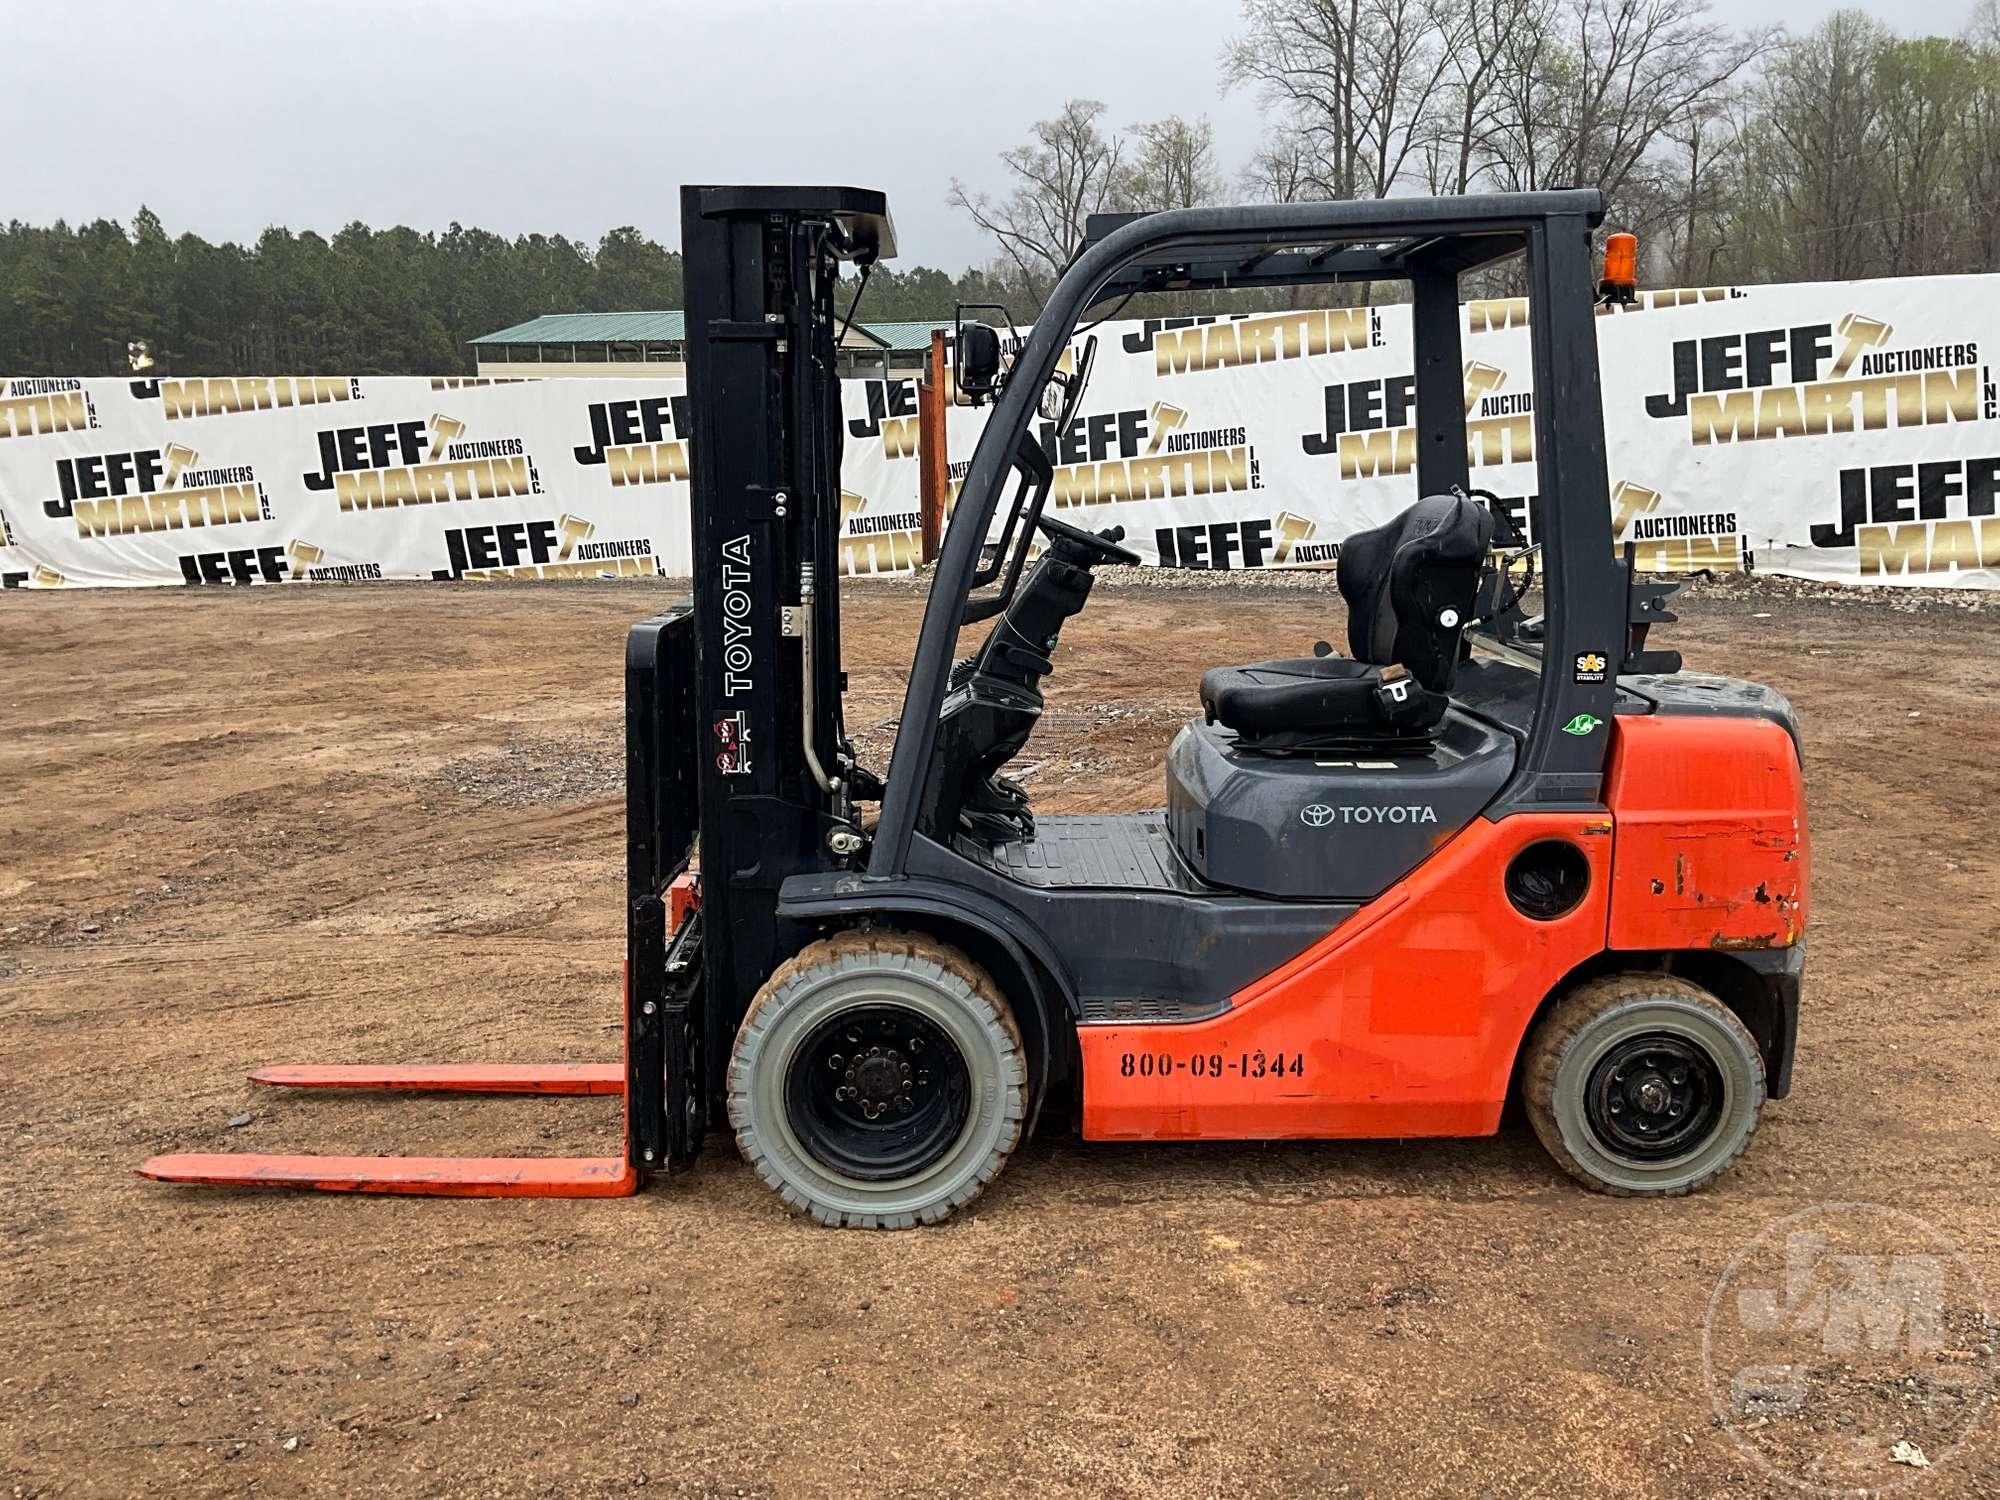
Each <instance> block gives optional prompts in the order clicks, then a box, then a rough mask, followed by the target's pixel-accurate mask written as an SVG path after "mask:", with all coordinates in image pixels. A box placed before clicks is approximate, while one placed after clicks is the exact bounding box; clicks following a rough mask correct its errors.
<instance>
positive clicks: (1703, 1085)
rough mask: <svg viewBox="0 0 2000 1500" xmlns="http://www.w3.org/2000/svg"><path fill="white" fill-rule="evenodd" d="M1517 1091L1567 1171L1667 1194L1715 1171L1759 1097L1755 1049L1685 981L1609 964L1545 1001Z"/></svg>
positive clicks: (1606, 1185) (1725, 1011) (1601, 1183)
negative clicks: (1548, 1005)
mask: <svg viewBox="0 0 2000 1500" xmlns="http://www.w3.org/2000/svg"><path fill="white" fill-rule="evenodd" d="M1521 1091H1522V1096H1523V1101H1524V1102H1525V1103H1526V1105H1527V1109H1528V1119H1529V1121H1530V1123H1531V1124H1533V1126H1534V1127H1535V1134H1536V1135H1537V1136H1539V1137H1540V1138H1541V1142H1542V1144H1543V1145H1544V1146H1545V1147H1547V1148H1548V1152H1549V1155H1551V1156H1553V1157H1554V1158H1555V1159H1556V1163H1557V1165H1559V1166H1560V1167H1561V1168H1562V1169H1563V1170H1564V1171H1565V1172H1567V1173H1569V1174H1570V1176H1572V1177H1574V1178H1576V1180H1577V1181H1579V1182H1581V1183H1582V1184H1583V1185H1584V1186H1585V1187H1588V1188H1590V1189H1591V1190H1592V1191H1594V1192H1599V1193H1610V1194H1614V1195H1616V1196H1619V1197H1628V1198H1630V1197H1648V1198H1654V1197H1677V1196H1679V1195H1681V1194H1684V1193H1691V1192H1693V1191H1694V1190H1695V1189H1696V1188H1699V1187H1702V1186H1705V1185H1706V1184H1707V1183H1709V1182H1712V1181H1713V1180H1714V1179H1715V1178H1716V1177H1718V1176H1720V1175H1721V1174H1722V1173H1723V1172H1724V1171H1726V1170H1727V1169H1728V1168H1729V1167H1730V1165H1731V1164H1732V1163H1734V1162H1735V1160H1736V1158H1737V1157H1739V1156H1741V1155H1742V1154H1743V1150H1744V1148H1745V1147H1746V1146H1747V1145H1749V1143H1750V1137H1751V1135H1752V1134H1753V1133H1754V1132H1755V1130H1756V1129H1757V1121H1758V1117H1759V1115H1760V1114H1761V1113H1762V1111H1763V1107H1764V1057H1763V1054H1762V1053H1761V1052H1760V1051H1759V1050H1758V1047H1757V1042H1756V1039H1755V1038H1754V1037H1752V1036H1751V1035H1750V1032H1749V1030H1748V1029H1747V1028H1746V1027H1745V1026H1744V1024H1743V1023H1742V1021H1740V1020H1739V1019H1737V1017H1736V1015H1735V1013H1734V1012H1732V1011H1731V1010H1730V1009H1729V1008H1728V1007H1727V1006H1726V1005H1724V1004H1723V1003H1722V1002H1721V1001H1719V1000H1717V999H1716V998H1715V997H1714V996H1713V995H1711V994H1709V993H1708V991H1706V990H1704V989H1701V988H1700V987H1699V986H1697V985H1693V984H1689V983H1688V982H1687V981H1686V980H1684V979H1677V978H1674V977H1672V976H1670V975H1666V974H1611V975H1606V976H1605V977H1603V978H1601V979H1593V980H1591V981H1589V982H1588V983H1586V984H1582V985H1579V986H1578V987H1577V988H1576V989H1575V990H1573V991H1572V992H1571V993H1570V994H1568V995H1566V996H1564V997H1563V998H1562V999H1561V1000H1560V1001H1558V1002H1557V1003H1556V1006H1555V1008H1554V1009H1553V1010H1552V1011H1550V1012H1549V1014H1548V1015H1547V1016H1546V1017H1545V1018H1544V1019H1543V1021H1542V1024H1541V1025H1540V1027H1538V1028H1537V1030H1536V1032H1535V1035H1534V1039H1533V1040H1532V1041H1531V1042H1530V1043H1529V1046H1528V1052H1527V1057H1526V1059H1525V1066H1524V1068H1523V1071H1522V1090H1521Z"/></svg>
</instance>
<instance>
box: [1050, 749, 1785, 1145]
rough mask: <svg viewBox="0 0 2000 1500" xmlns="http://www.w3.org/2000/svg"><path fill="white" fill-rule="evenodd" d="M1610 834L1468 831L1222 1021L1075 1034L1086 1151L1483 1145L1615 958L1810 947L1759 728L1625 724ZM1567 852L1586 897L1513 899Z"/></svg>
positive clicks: (1562, 818) (1612, 762)
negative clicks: (1547, 910) (1507, 883)
mask: <svg viewBox="0 0 2000 1500" xmlns="http://www.w3.org/2000/svg"><path fill="white" fill-rule="evenodd" d="M1611 735H1612V738H1611V746H1610V757H1609V760H1608V762H1607V764H1606V770H1605V781H1604V797H1605V803H1606V805H1607V806H1608V807H1609V808H1610V809H1611V813H1612V816H1611V817H1609V818H1606V817H1604V816H1603V815H1601V814H1600V815H1597V816H1595V817H1593V816H1590V815H1588V814H1575V813H1564V814H1553V813H1537V814H1522V815H1516V816H1514V817H1510V818H1506V819H1503V820H1502V821H1500V822H1498V823H1487V822H1485V821H1483V820H1476V821H1474V822H1473V824H1472V825H1471V826H1470V827H1468V828H1467V829H1465V830H1464V831H1463V832H1461V833H1460V834H1458V835H1457V836H1456V837H1455V838H1454V839H1452V841H1451V842H1450V843H1448V844H1446V845H1445V846H1444V848H1442V849H1441V850H1439V851H1438V852H1437V853H1436V854H1434V855H1433V856H1432V857H1431V858H1430V859H1429V860H1427V861H1426V862H1425V863H1424V864H1422V865H1421V866H1419V867H1418V868H1417V869H1416V870H1415V871H1414V872H1413V873H1412V874H1410V875H1409V876H1408V877H1407V878H1406V879H1404V880H1403V881H1402V883H1401V884H1399V885H1397V886H1396V887H1395V888H1394V889H1393V890H1390V891H1388V892H1387V893H1385V894H1384V895H1382V896H1380V897H1378V898H1377V899H1376V900H1375V901H1373V902H1371V903H1370V904H1369V905H1368V906H1366V907H1364V908H1363V909H1362V910H1361V911H1359V912H1357V913H1356V914H1355V915H1354V916H1353V917H1351V918H1349V919H1348V920H1347V921H1346V922H1343V923H1342V924H1341V925H1340V926H1339V927H1337V928H1335V929H1334V930H1333V931H1332V932H1331V933H1329V934H1328V935H1327V936H1326V937H1325V938H1324V939H1323V940H1322V941H1320V942H1319V943H1317V944H1315V945H1314V946H1313V947H1311V948H1309V949H1308V950H1306V952H1304V953H1302V954H1300V955H1299V956H1298V957H1297V958H1295V959H1293V960H1292V961H1291V962H1289V963H1287V964H1285V965H1284V966H1283V967H1281V968H1280V969H1278V970H1277V971H1276V972H1274V973H1272V974H1269V975H1267V976H1265V977H1264V978H1262V979H1260V980H1258V981H1257V982H1256V983H1254V984H1252V985H1249V986H1248V987H1246V988H1245V989H1243V990H1242V991H1240V992H1239V993H1238V994H1236V995H1235V996H1233V997H1232V999H1231V1004H1230V1008H1229V1010H1228V1011H1227V1012H1225V1013H1224V1014H1222V1015H1220V1016H1217V1017H1215V1018H1214V1019H1212V1020H1207V1021H1198V1022H1193V1023H1189V1024H1185V1025H1181V1024H1173V1025H1126V1026H1084V1027H1081V1028H1079V1030H1078V1042H1079V1047H1080V1049H1081V1053H1082V1059H1083V1132H1084V1135H1085V1136H1086V1137H1087V1138H1089V1139H1092V1140H1195V1139H1212V1140H1246V1139H1249V1140H1254V1139H1279V1138H1286V1137H1294V1138H1311V1139H1336V1138H1340V1137H1347V1136H1420V1135H1483V1134H1487V1133H1489V1132H1491V1131H1492V1130H1494V1129H1495V1128H1496V1127H1497V1126H1498V1124H1499V1120H1500V1110H1501V1107H1502V1105H1503V1104H1504V1103H1505V1101H1506V1096H1507V1087H1508V1083H1509V1080H1510V1079H1511V1077H1512V1074H1513V1069H1514V1063H1515V1059H1516V1057H1517V1056H1518V1055H1519V1051H1520V1047H1521V1044H1522V1041H1523V1039H1524V1036H1525V1032H1526V1029H1527V1026H1528V1023H1529V1022H1530V1021H1531V1020H1532V1019H1533V1017H1534V1015H1535V1012H1536V1010H1537V1008H1538V1007H1539V1006H1540V1005H1541V1002H1542V1001H1543V999H1544V998H1545V997H1546V996H1547V995H1548V994H1549V993H1550V992H1551V990H1552V989H1554V988H1555V986H1556V985H1557V984H1558V983H1560V982H1561V980H1562V979H1563V978H1564V976H1566V975H1567V974H1569V973H1571V972H1572V971H1573V970H1574V969H1576V967H1577V966H1578V965H1580V964H1582V963H1584V962H1586V961H1587V960H1589V959H1591V958H1594V957H1596V956H1597V955H1598V954H1599V953H1600V952H1602V951H1604V950H1605V949H1607V948H1609V949H1631V950H1676V951H1686V950H1703V949H1706V950H1717V951H1721V952H1737V951H1743V950H1748V949H1762V948H1783V947H1788V946H1790V945H1791V944H1793V943H1795V942H1798V941H1800V940H1802V938H1803V936H1804V931H1805V921H1806V896H1807V874H1808V867H1809V864H1810V859H1809V855H1808V846H1807V840H1806V832H1805V805H1804V794H1803V782H1802V778H1801V774H1800V769H1799V763H1798V757H1797V755H1796V753H1795V751H1794V750H1793V748H1792V742H1791V738H1790V736H1789V735H1787V734H1786V733H1785V731H1784V730H1783V729H1782V728H1780V727H1779V726H1778V725H1776V724H1773V723H1770V722H1767V721H1765V720H1762V719H1754V718H1736V717H1728V716H1714V717H1706V716H1704V717H1694V716H1671V715H1655V716H1637V715H1621V716H1620V717H1619V718H1617V719H1616V720H1615V721H1614V723H1613V725H1612V726H1611ZM1545 838H1560V839H1566V840H1568V841H1570V842H1572V843H1574V844H1575V845H1576V846H1577V847H1578V848H1580V849H1581V850H1582V851H1583V853H1584V855H1585V857H1586V859H1587V860H1588V862H1589V864H1590V869H1591V885H1590V891H1589V894H1588V895H1587V896H1586V897H1585V899H1584V900H1583V902H1582V903H1581V904H1580V905H1579V906H1578V907H1577V908H1576V909H1575V910H1574V911H1571V912H1569V913H1567V914H1566V915H1564V916H1563V917H1561V918H1559V919H1557V920H1556V921H1553V922H1536V921H1533V920H1531V919H1529V918H1527V917H1524V916H1522V915H1521V914H1520V913H1519V912H1517V911H1516V910H1515V909H1514V908H1513V906H1512V905H1511V904H1510V903H1509V902H1508V900H1507V898H1506V896H1505V894H1504V883H1503V882H1504V872H1505V870H1506V868H1507V864H1508V862H1509V861H1510V860H1511V859H1512V858H1513V857H1514V855H1515V854H1517V853H1518V852H1519V851H1520V850H1521V849H1523V848H1525V847H1526V846H1527V845H1529V844H1531V843H1534V842H1535V841H1537V840H1539V839H1545Z"/></svg>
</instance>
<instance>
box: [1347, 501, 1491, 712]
mask: <svg viewBox="0 0 2000 1500" xmlns="http://www.w3.org/2000/svg"><path fill="white" fill-rule="evenodd" d="M1492 540H1493V516H1492V513H1491V512H1489V511H1488V510H1487V509H1486V507H1485V506H1483V505H1480V504H1479V503H1478V502H1477V501H1473V500H1467V499H1465V498H1463V497H1461V496H1458V495H1426V496H1425V497H1424V498H1423V499H1421V500H1419V501H1418V502H1417V503H1416V504H1415V505H1412V506H1411V507H1410V508H1409V509H1408V510H1406V511H1404V512H1403V513H1402V514H1401V515H1399V516H1397V517H1396V518H1395V519H1394V520H1393V521H1390V522H1389V523H1388V524H1387V525H1384V526H1377V527H1376V528H1375V529H1374V530H1372V531H1363V532H1357V533H1356V534H1355V535H1353V536H1351V537H1349V538H1348V539H1347V541H1346V542H1345V543H1344V544H1342V546H1341V549H1340V566H1339V571H1338V573H1337V575H1336V577H1337V579H1338V581H1339V584H1340V592H1341V594H1342V595H1343V596H1344V597H1345V598H1346V600H1347V647H1348V650H1349V651H1350V652H1352V653H1353V656H1354V659H1355V660H1356V661H1365V662H1373V663H1374V664H1375V665H1377V666H1383V667H1386V666H1389V665H1390V664H1391V663H1401V664H1402V665H1403V666H1404V667H1406V668H1407V669H1408V670H1409V673H1410V675H1411V676H1412V677H1414V678H1416V679H1417V681H1418V682H1419V683H1421V684H1422V685H1423V686H1424V687H1426V688H1428V689H1429V690H1430V691H1432V692H1434V693H1441V692H1444V691H1445V690H1447V689H1448V688H1449V687H1450V686H1451V679H1452V675H1453V673H1454V672H1456V671H1457V669H1458V641H1459V636H1460V634H1461V633H1462V632H1463V631H1464V629H1465V621H1466V617H1467V616H1469V615H1470V614H1471V613H1472V605H1473V601H1474V599H1475V598H1476V597H1477V594H1478V590H1479V573H1480V569H1481V568H1482V567H1483V566H1484V564H1485V561H1486V553H1487V548H1488V546H1489V545H1490V544H1491V542H1492Z"/></svg>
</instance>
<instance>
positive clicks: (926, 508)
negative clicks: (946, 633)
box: [917, 328, 951, 563]
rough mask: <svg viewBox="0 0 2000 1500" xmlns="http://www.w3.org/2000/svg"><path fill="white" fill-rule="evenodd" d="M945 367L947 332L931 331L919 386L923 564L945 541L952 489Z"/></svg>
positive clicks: (919, 505) (919, 508)
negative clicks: (947, 502)
mask: <svg viewBox="0 0 2000 1500" xmlns="http://www.w3.org/2000/svg"><path fill="white" fill-rule="evenodd" d="M947 381H948V376H947V372H946V370H945V364H944V330H943V329H942V328H933V329H932V330H931V356H930V360H929V362H928V364H927V365H926V366H925V369H924V378H923V379H922V380H920V381H918V382H917V511H918V514H919V515H920V517H921V518H922V519H921V522H920V524H921V526H922V528H923V529H922V532H921V536H922V538H923V560H924V561H925V562H927V563H930V562H936V561H937V555H938V545H939V543H940V542H941V541H942V539H943V537H944V497H945V495H946V494H947V493H948V492H949V490H950V488H951V482H950V479H949V478H948V477H947V476H948V474H949V466H950V456H949V454H948V453H947V452H946V450H945V413H946V412H948V411H950V410H951V396H950V392H949V386H948V384H947Z"/></svg>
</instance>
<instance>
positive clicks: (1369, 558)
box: [1201, 495, 1493, 753]
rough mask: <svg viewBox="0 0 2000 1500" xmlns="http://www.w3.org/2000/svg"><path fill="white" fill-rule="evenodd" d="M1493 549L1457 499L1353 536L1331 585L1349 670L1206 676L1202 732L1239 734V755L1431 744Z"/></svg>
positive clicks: (1470, 507) (1340, 666)
mask: <svg viewBox="0 0 2000 1500" xmlns="http://www.w3.org/2000/svg"><path fill="white" fill-rule="evenodd" d="M1492 539H1493V517H1492V514H1491V513H1490V512H1489V511H1487V510H1486V508H1485V507H1484V506H1481V505H1479V504H1478V503H1477V502H1475V501H1472V500H1468V499H1466V498H1464V497H1463V496H1460V495H1429V496H1426V497H1425V498H1424V499H1422V500H1419V501H1418V502H1417V503H1416V504H1415V505H1412V506H1411V507H1410V508H1409V509H1408V510H1405V511H1404V512H1403V513H1402V514H1401V515H1399V516H1397V517H1396V518H1395V519H1394V520H1392V521H1390V522H1389V523H1388V524H1387V525H1384V526H1377V527H1376V528H1374V530H1372V531H1363V532H1359V533H1357V534H1356V535H1354V536H1352V537H1349V538H1348V540H1347V542H1346V544H1345V545H1344V546H1343V547H1342V548H1341V549H1340V563H1339V567H1338V571H1337V572H1336V575H1335V578H1336V581H1337V582H1338V583H1339V585H1340V592H1341V595H1342V596H1343V597H1344V598H1345V599H1346V600H1347V644H1348V649H1349V650H1350V651H1352V652H1353V653H1354V658H1353V660H1346V659H1343V658H1341V657H1338V656H1332V655H1328V656H1307V657H1297V658H1293V659H1291V660H1287V661H1262V662H1256V663H1253V664H1252V665H1250V666H1247V667H1215V668H1212V669H1211V670H1210V671H1208V672H1207V673H1205V674H1204V675H1203V677H1202V679H1201V704H1202V708H1203V710H1204V712H1205V713H1206V714H1207V716H1208V721H1209V722H1210V723H1211V724H1213V723H1218V722H1219V723H1221V724H1224V725H1226V726H1227V727H1228V728H1230V729H1233V730H1235V731H1236V734H1237V743H1238V746H1239V747H1240V748H1242V749H1246V750H1262V751H1267V752H1273V753H1282V752H1285V751H1291V750H1304V749H1309V748H1313V747H1316V746H1321V745H1327V744H1343V743H1352V742H1354V741H1357V740H1381V739H1414V738H1421V737H1424V736H1427V735H1428V733H1429V731H1430V730H1432V729H1433V728H1435V727H1436V725H1437V723H1438V721H1439V720H1440V719H1442V718H1443V717H1444V711H1445V707H1446V705H1447V704H1448V703H1449V701H1450V700H1449V697H1448V696H1447V694H1448V692H1449V689H1450V687H1451V680H1452V676H1453V674H1454V673H1455V672H1456V671H1457V669H1458V659H1459V637H1460V635H1461V634H1462V632H1463V631H1464V629H1465V622H1466V620H1467V618H1468V617H1469V616H1470V615H1471V613H1472V607H1473V601H1474V598H1475V597H1476V594H1477V590H1478V587H1479V575H1480V571H1481V568H1482V567H1483V565H1484V563H1485V561H1486V555H1487V549H1488V547H1489V545H1490V543H1491V542H1492Z"/></svg>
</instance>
